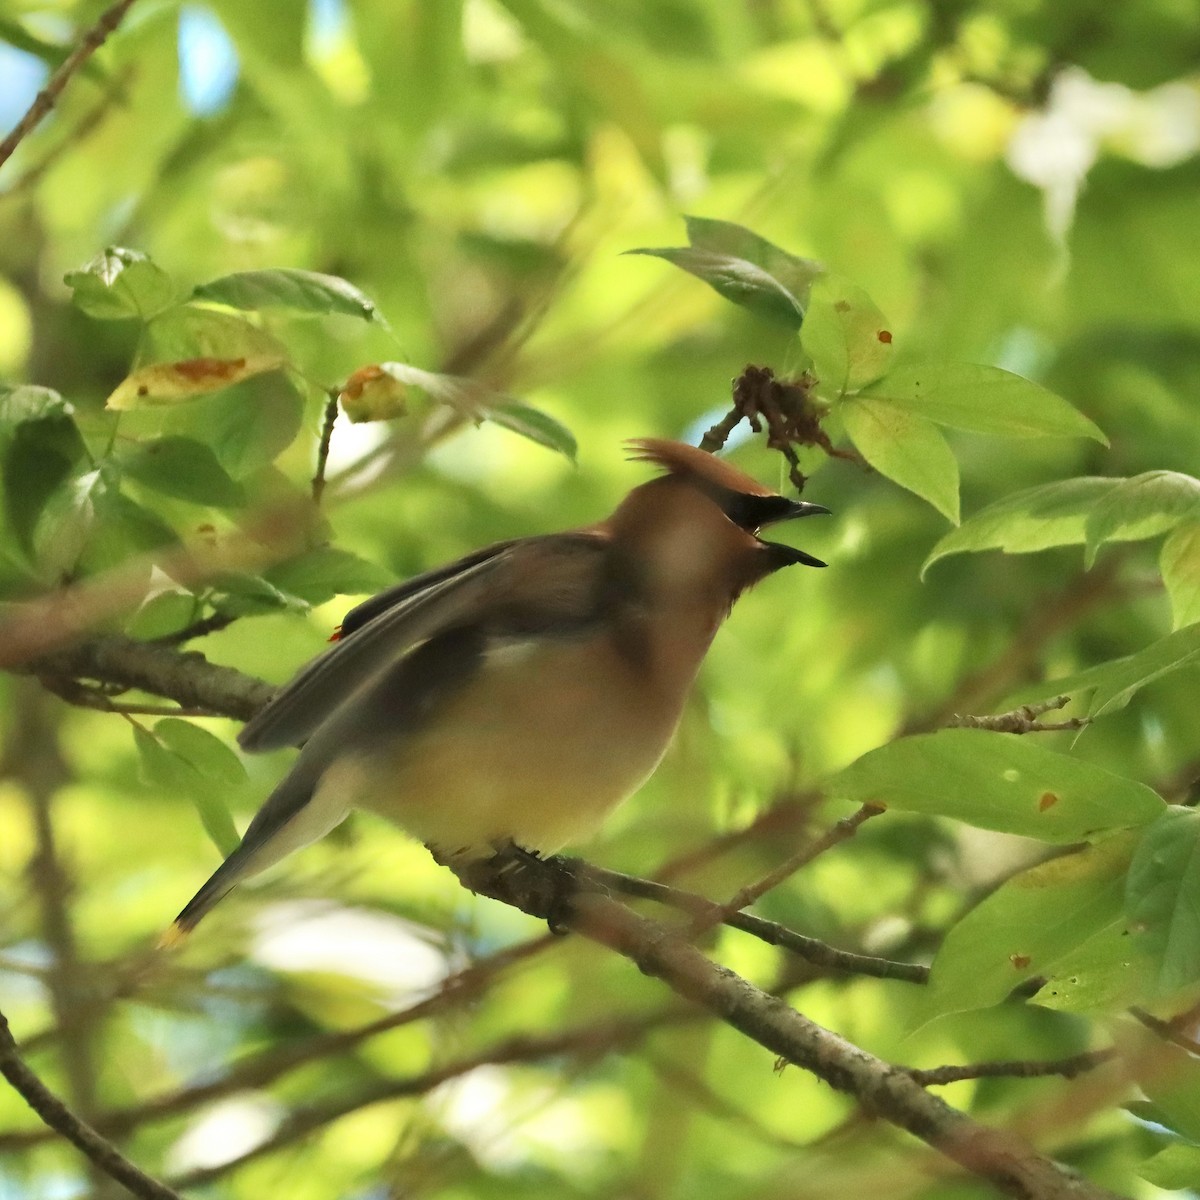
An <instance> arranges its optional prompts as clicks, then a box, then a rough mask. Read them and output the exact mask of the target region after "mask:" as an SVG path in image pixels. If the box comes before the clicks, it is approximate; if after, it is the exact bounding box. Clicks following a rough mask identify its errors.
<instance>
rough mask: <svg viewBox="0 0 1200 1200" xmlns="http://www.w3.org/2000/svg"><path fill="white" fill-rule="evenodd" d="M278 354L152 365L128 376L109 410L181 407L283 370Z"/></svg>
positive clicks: (112, 399) (281, 358) (113, 398)
mask: <svg viewBox="0 0 1200 1200" xmlns="http://www.w3.org/2000/svg"><path fill="white" fill-rule="evenodd" d="M283 364H284V358H283V356H282V355H276V354H251V355H246V356H244V357H242V358H187V359H183V360H182V361H180V362H166V363H152V364H151V365H150V366H148V367H139V368H138V369H137V370H136V371H134V372H133V373H132V374H131V375H127V376H126V377H125V378H124V379H123V380H121V382H120V383H119V384H118V385H117V387H116V389H115V390H114V391H113V393H112V395H111V396H109V398H108V401H107V405H106V406H107V407H108V408H110V409H114V410H116V411H118V412H120V411H123V410H126V409H132V408H146V407H150V406H152V405H162V404H178V403H180V402H181V401H183V400H190V399H192V397H193V396H203V395H204V394H205V393H206V392H216V391H219V390H220V389H221V388H225V387H229V386H230V384H234V383H239V382H240V381H241V380H243V379H249V378H250V377H251V376H253V375H262V374H265V373H266V372H267V371H274V370H277V369H278V368H279V367H281V366H283Z"/></svg>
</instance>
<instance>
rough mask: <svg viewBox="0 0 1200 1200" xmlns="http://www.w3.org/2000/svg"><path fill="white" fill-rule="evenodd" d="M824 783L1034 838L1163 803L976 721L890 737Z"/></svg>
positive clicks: (1088, 832) (1060, 838) (1056, 837)
mask: <svg viewBox="0 0 1200 1200" xmlns="http://www.w3.org/2000/svg"><path fill="white" fill-rule="evenodd" d="M827 789H828V792H829V794H830V795H831V796H838V797H840V798H842V799H844V800H853V801H855V802H857V803H865V802H872V803H877V804H886V805H887V806H888V807H889V808H899V809H903V810H904V811H906V812H919V813H928V814H930V815H933V816H939V817H953V818H955V819H956V820H959V821H964V822H966V823H967V824H968V825H975V826H977V827H979V828H980V829H994V830H997V831H999V832H1001V833H1018V834H1022V835H1023V836H1025V837H1033V838H1039V839H1040V840H1041V841H1044V842H1060V843H1061V842H1077V841H1080V840H1081V839H1083V838H1086V837H1090V836H1092V835H1093V834H1096V833H1099V832H1102V831H1104V830H1108V829H1120V828H1123V827H1125V826H1130V825H1144V824H1146V823H1148V822H1150V821H1152V820H1154V818H1155V817H1157V816H1158V815H1159V814H1160V813H1161V812H1162V811H1163V801H1162V800H1161V799H1160V798H1159V797H1158V796H1157V795H1156V794H1155V793H1154V792H1153V791H1152V790H1151V789H1150V788H1148V787H1146V785H1145V784H1142V783H1137V782H1136V781H1134V780H1132V779H1125V778H1123V777H1122V776H1120V775H1113V774H1111V773H1110V772H1108V771H1105V770H1103V769H1102V768H1100V767H1097V766H1093V765H1092V764H1091V763H1086V762H1082V761H1081V760H1079V759H1076V758H1071V757H1069V756H1068V755H1065V754H1058V753H1057V752H1055V751H1053V750H1047V749H1045V748H1044V747H1042V746H1039V745H1036V744H1035V742H1034V740H1033V738H1031V737H1016V736H1013V735H1012V734H1005V733H992V732H990V731H987V730H980V729H943V730H941V731H939V732H938V733H929V734H922V735H920V736H917V737H907V738H900V739H898V740H897V741H894V742H891V743H889V744H888V745H886V746H881V747H880V748H879V749H878V750H872V751H870V752H869V753H868V754H864V755H863V756H862V758H860V759H858V760H857V761H855V762H853V763H851V764H850V765H849V766H848V767H846V768H845V770H843V771H841V772H840V773H839V774H837V775H835V776H834V777H833V778H832V779H831V780H830V781H829V783H828V785H827Z"/></svg>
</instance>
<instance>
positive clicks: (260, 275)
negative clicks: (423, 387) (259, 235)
mask: <svg viewBox="0 0 1200 1200" xmlns="http://www.w3.org/2000/svg"><path fill="white" fill-rule="evenodd" d="M192 296H193V298H194V299H196V300H207V301H210V302H211V303H215V304H227V305H228V306H229V307H230V308H240V309H244V310H246V311H249V312H258V311H259V310H261V309H272V308H283V309H287V310H288V311H289V312H295V313H313V314H317V315H328V314H330V313H341V314H343V315H345V316H350V317H359V318H360V319H361V320H364V321H377V322H382V321H383V318H382V317H381V316H380V314H379V310H378V309H377V308H376V307H375V302H374V301H373V300H371V299H370V298H369V297H367V296H366V295H364V294H363V293H362V292H360V291H359V290H358V288H356V287H355V286H354V285H353V284H352V283H348V282H347V281H346V280H345V279H340V278H339V277H338V276H336V275H321V274H318V273H317V272H316V271H299V270H295V269H291V268H283V267H278V268H275V269H273V270H267V271H238V272H236V273H235V274H233V275H223V276H222V277H221V278H220V279H214V280H212V282H211V283H202V284H201V285H200V286H199V287H197V288H196V290H195V291H194V292H193V293H192Z"/></svg>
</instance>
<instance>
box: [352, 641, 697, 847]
mask: <svg viewBox="0 0 1200 1200" xmlns="http://www.w3.org/2000/svg"><path fill="white" fill-rule="evenodd" d="M693 674H694V667H693V668H692V669H691V670H690V671H685V672H683V673H679V674H678V677H677V678H670V677H667V676H666V675H664V673H663V672H661V671H656V670H655V669H654V665H653V663H652V662H650V661H649V660H645V661H635V660H633V659H631V656H630V651H629V646H628V644H623V643H622V641H621V639H619V638H617V637H615V636H614V635H613V631H612V630H611V629H607V628H606V629H604V630H603V631H601V632H593V633H592V634H591V635H589V636H586V637H581V638H572V639H546V638H539V639H531V640H519V639H510V640H502V641H496V642H493V643H492V644H491V645H490V646H489V647H488V648H487V650H486V651H485V653H484V655H483V658H482V661H481V663H480V665H479V668H478V670H477V671H476V673H475V674H474V676H473V677H472V679H471V680H470V681H469V682H468V683H467V684H466V686H465V687H463V688H462V689H461V690H460V691H459V692H458V693H457V694H456V695H454V696H453V697H451V698H449V699H448V700H447V701H446V702H445V703H444V704H443V705H442V706H441V707H440V709H439V711H438V712H437V713H436V714H431V717H430V719H429V721H428V722H426V723H424V724H423V726H422V727H421V728H419V729H417V730H415V731H413V732H412V733H411V734H410V735H408V736H406V737H405V738H404V739H403V740H401V741H398V742H397V743H395V744H390V745H389V744H384V746H383V747H382V748H381V749H379V750H377V751H375V752H373V754H372V756H371V759H370V761H369V763H368V764H367V767H368V769H367V777H368V778H367V779H366V780H365V782H364V785H363V786H362V787H361V789H360V792H361V794H360V795H359V796H358V797H356V802H358V803H360V804H362V805H363V806H364V807H368V808H372V809H375V810H377V811H379V812H381V813H382V814H383V815H385V816H388V817H390V818H391V819H393V820H395V821H396V822H397V823H398V824H400V825H402V826H403V827H404V828H406V829H407V830H408V831H409V832H411V833H412V834H413V835H414V836H416V837H418V838H420V839H421V840H422V841H424V842H426V843H428V844H431V845H434V846H436V847H437V848H438V849H439V850H441V851H443V852H444V853H448V854H456V853H459V852H465V853H467V854H469V855H471V856H479V855H483V854H487V853H490V852H491V850H492V849H493V848H494V847H495V846H497V845H499V844H502V843H504V842H507V841H509V840H511V841H515V842H516V843H517V844H518V845H520V846H522V847H524V848H526V849H530V850H539V851H543V852H552V851H555V850H557V849H559V848H560V847H562V846H563V845H566V844H568V843H572V842H577V841H579V840H581V839H583V838H585V837H586V836H588V835H589V834H590V833H592V832H593V831H594V829H595V828H596V827H597V826H598V825H599V824H600V822H601V821H602V820H603V819H604V817H605V816H606V815H607V813H608V812H609V811H610V810H611V809H612V808H613V807H614V806H615V805H617V804H619V803H620V802H621V801H622V800H624V799H626V798H627V797H628V796H629V795H631V794H632V793H633V792H634V791H636V790H637V788H638V787H639V786H640V785H641V784H642V783H643V782H644V781H645V779H646V778H647V777H648V776H649V775H650V773H651V772H652V771H653V770H654V768H655V767H656V766H657V765H658V762H659V760H660V759H661V758H662V756H663V753H664V752H665V751H666V748H667V745H668V743H669V742H670V739H671V735H672V733H673V732H674V730H675V726H676V724H677V723H678V720H679V716H680V713H681V711H682V708H683V703H684V700H685V698H686V693H687V690H688V685H689V684H690V682H691V677H692V675H693Z"/></svg>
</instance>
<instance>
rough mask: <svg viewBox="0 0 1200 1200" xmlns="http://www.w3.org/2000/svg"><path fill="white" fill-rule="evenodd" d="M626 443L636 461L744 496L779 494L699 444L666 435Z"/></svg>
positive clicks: (631, 440) (633, 459)
mask: <svg viewBox="0 0 1200 1200" xmlns="http://www.w3.org/2000/svg"><path fill="white" fill-rule="evenodd" d="M625 444H626V445H627V446H628V447H629V448H630V450H631V451H632V453H631V454H630V455H629V458H630V461H632V462H650V463H654V464H655V465H657V466H660V467H662V468H663V469H664V470H665V471H668V472H669V473H670V474H672V475H680V476H683V477H684V478H689V477H690V478H692V479H696V480H698V481H700V482H702V483H708V484H712V485H715V486H716V487H719V488H726V489H728V490H729V491H731V492H738V493H740V494H741V495H744V496H773V495H775V493H774V492H772V491H771V489H770V488H765V487H763V485H762V484H761V483H759V482H758V480H757V479H751V477H750V476H749V475H747V474H745V472H743V471H739V470H738V469H737V467H733V466H730V465H729V463H727V462H725V461H724V460H723V459H720V458H717V457H716V455H714V454H709V453H708V452H707V451H705V450H698V449H697V448H696V447H695V446H686V445H684V443H683V442H671V441H667V439H666V438H632V439H630V440H629V441H628V442H626V443H625Z"/></svg>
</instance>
